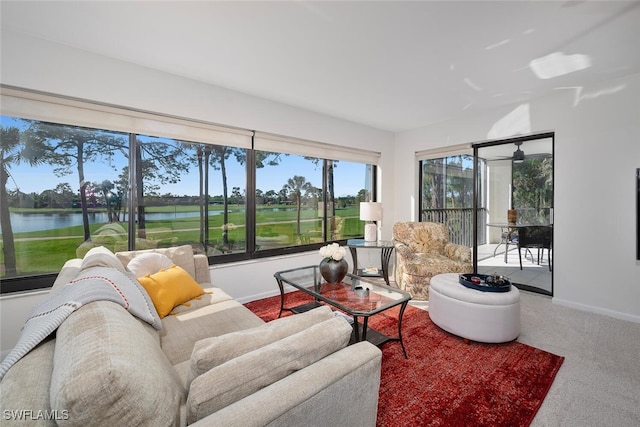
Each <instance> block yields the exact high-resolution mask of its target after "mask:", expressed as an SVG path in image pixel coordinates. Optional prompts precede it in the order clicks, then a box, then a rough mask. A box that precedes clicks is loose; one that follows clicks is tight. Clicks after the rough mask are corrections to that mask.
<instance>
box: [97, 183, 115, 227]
mask: <svg viewBox="0 0 640 427" xmlns="http://www.w3.org/2000/svg"><path fill="white" fill-rule="evenodd" d="M114 188H115V185H113V182H111V181H109V180H104V181H102V182H101V183H100V184H98V185H96V190H97V191H98V193H100V194H101V195H102V197H103V199H104V204H105V207H106V208H107V218H108V219H109V222H110V223H111V222H115V221H117V220H116V217H115V215H114V212H113V205H112V201H113V202H115V201H116V200H115V199H116V197H117V195H116V194H115V193H113V192H112V190H113V189H114Z"/></svg>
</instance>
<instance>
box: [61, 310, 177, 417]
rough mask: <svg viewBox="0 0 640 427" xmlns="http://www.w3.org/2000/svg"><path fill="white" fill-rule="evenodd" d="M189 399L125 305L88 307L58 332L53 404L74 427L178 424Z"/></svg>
mask: <svg viewBox="0 0 640 427" xmlns="http://www.w3.org/2000/svg"><path fill="white" fill-rule="evenodd" d="M184 397H185V395H184V388H183V386H182V385H181V384H180V381H179V380H178V378H177V375H176V373H175V370H174V369H173V368H172V366H171V365H170V364H169V361H168V360H167V358H166V356H165V355H164V353H163V352H162V350H161V349H160V347H159V346H158V344H157V342H156V341H155V340H154V338H153V337H152V336H151V335H150V334H148V333H147V332H146V331H145V330H144V328H143V327H142V325H141V324H140V322H139V321H138V320H137V319H135V318H134V317H133V316H131V315H130V314H129V313H127V311H126V310H125V309H124V308H122V307H121V306H120V305H118V304H115V303H112V302H108V301H98V302H93V303H90V304H87V305H85V306H83V307H80V308H79V309H78V310H76V311H75V312H74V313H73V314H71V315H70V316H69V317H68V318H67V320H66V321H65V322H64V323H63V324H62V325H60V327H59V328H58V331H57V336H56V345H55V354H54V363H53V372H52V375H51V389H50V403H51V409H52V410H57V411H59V412H61V411H63V410H64V411H67V413H68V416H69V420H72V421H73V423H74V425H92V426H102V425H103V426H112V425H153V426H162V425H164V426H168V425H173V424H177V423H178V422H179V413H180V405H181V402H183V401H184ZM160 408H161V409H160Z"/></svg>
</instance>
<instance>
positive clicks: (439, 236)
mask: <svg viewBox="0 0 640 427" xmlns="http://www.w3.org/2000/svg"><path fill="white" fill-rule="evenodd" d="M393 240H394V244H395V249H396V270H395V279H396V283H397V284H398V286H399V287H400V288H401V289H404V290H406V291H408V292H410V293H411V295H412V297H413V298H414V299H417V300H420V299H422V300H426V299H428V297H429V290H428V289H429V283H430V282H431V278H432V277H433V276H435V275H438V274H442V273H470V272H472V271H473V266H472V264H471V249H470V248H469V247H466V246H463V245H458V244H455V243H451V242H450V241H449V233H448V230H447V227H446V225H444V224H441V223H434V222H399V223H396V224H395V225H394V226H393Z"/></svg>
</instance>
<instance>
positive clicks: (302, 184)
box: [282, 175, 313, 236]
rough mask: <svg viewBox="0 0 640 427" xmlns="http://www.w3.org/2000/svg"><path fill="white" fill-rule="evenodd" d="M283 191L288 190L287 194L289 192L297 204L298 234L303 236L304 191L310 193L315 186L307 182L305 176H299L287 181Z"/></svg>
mask: <svg viewBox="0 0 640 427" xmlns="http://www.w3.org/2000/svg"><path fill="white" fill-rule="evenodd" d="M282 188H283V190H286V191H287V192H289V194H290V196H292V197H293V199H294V201H295V203H296V210H297V216H296V219H297V228H296V230H297V234H298V236H300V235H301V233H300V211H301V209H302V192H303V191H305V192H306V191H310V190H313V186H312V185H311V183H309V182H307V179H306V178H305V177H304V176H299V175H294V177H293V178H289V180H288V181H287V183H286V184H285V185H284V186H283V187H282Z"/></svg>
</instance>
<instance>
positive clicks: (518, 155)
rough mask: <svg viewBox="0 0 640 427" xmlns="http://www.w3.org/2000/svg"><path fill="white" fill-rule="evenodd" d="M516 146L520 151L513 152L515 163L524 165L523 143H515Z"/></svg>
mask: <svg viewBox="0 0 640 427" xmlns="http://www.w3.org/2000/svg"><path fill="white" fill-rule="evenodd" d="M514 144H516V147H518V149H517V150H516V151H514V152H513V157H512V160H513V163H522V162H524V151H522V150H521V149H520V146H521V145H522V141H516V142H514Z"/></svg>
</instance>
